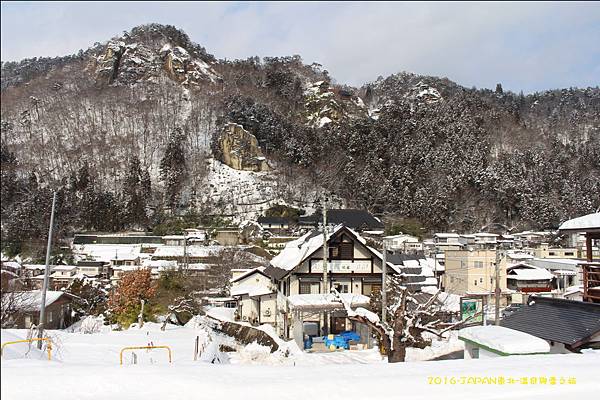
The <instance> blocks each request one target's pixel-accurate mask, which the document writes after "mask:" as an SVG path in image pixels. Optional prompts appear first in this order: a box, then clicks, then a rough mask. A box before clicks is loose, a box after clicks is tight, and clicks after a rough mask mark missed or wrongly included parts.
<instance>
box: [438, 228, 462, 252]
mask: <svg viewBox="0 0 600 400" xmlns="http://www.w3.org/2000/svg"><path fill="white" fill-rule="evenodd" d="M433 243H434V248H435V251H436V252H445V251H448V250H462V249H463V247H464V245H463V244H462V243H461V241H460V235H459V234H458V233H435V234H434V235H433Z"/></svg>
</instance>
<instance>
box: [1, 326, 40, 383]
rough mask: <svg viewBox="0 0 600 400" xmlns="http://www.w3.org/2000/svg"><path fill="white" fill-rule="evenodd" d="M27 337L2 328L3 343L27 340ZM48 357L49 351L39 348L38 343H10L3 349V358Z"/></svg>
mask: <svg viewBox="0 0 600 400" xmlns="http://www.w3.org/2000/svg"><path fill="white" fill-rule="evenodd" d="M23 332H27V331H25V330H24V331H23ZM25 339H27V335H23V336H19V335H16V334H14V333H12V332H7V331H6V330H4V329H3V330H2V343H6V342H14V341H17V340H25ZM44 348H46V345H45V344H44ZM47 357H48V353H47V352H45V351H40V350H38V348H37V344H36V343H15V344H10V345H8V346H6V347H4V350H3V351H2V359H3V360H14V359H22V358H29V359H36V360H38V359H39V360H42V359H46V360H47ZM3 381H4V379H3Z"/></svg>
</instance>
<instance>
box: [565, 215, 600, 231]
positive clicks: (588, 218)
mask: <svg viewBox="0 0 600 400" xmlns="http://www.w3.org/2000/svg"><path fill="white" fill-rule="evenodd" d="M558 230H560V231H581V232H585V231H588V230H600V213H592V214H588V215H584V216H582V217H577V218H573V219H570V220H568V221H565V222H563V223H562V224H561V226H560V227H559V228H558Z"/></svg>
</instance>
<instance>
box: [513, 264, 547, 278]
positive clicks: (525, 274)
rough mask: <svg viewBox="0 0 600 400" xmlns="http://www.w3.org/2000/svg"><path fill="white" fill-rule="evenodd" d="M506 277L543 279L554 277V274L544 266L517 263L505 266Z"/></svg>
mask: <svg viewBox="0 0 600 400" xmlns="http://www.w3.org/2000/svg"><path fill="white" fill-rule="evenodd" d="M506 278H507V279H516V280H518V281H543V280H552V279H554V275H552V274H551V273H550V272H548V270H546V269H544V268H540V267H535V266H533V265H528V264H519V265H515V266H513V267H509V268H507V275H506Z"/></svg>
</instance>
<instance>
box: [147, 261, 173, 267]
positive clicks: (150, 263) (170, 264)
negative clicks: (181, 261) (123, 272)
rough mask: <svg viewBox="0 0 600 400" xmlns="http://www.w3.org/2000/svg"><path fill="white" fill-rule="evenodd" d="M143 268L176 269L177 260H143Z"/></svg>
mask: <svg viewBox="0 0 600 400" xmlns="http://www.w3.org/2000/svg"><path fill="white" fill-rule="evenodd" d="M142 266H143V267H146V268H176V267H177V261H175V260H143V261H142Z"/></svg>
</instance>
